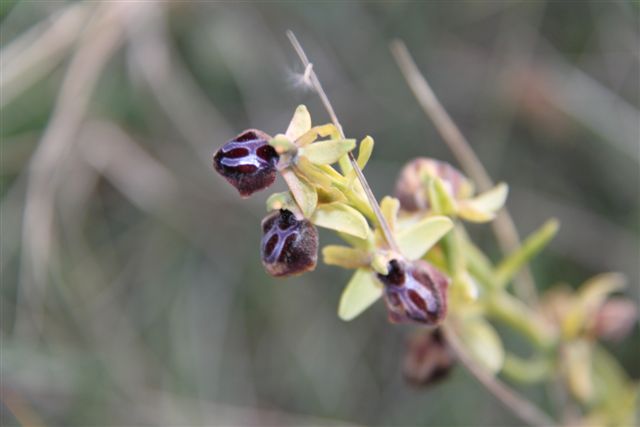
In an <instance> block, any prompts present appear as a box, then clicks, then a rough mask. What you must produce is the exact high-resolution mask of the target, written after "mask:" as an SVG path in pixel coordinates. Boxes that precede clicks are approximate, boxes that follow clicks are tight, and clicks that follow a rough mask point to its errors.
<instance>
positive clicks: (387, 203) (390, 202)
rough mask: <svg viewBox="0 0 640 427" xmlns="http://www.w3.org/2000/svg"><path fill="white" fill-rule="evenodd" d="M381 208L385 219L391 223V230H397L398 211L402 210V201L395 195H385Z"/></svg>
mask: <svg viewBox="0 0 640 427" xmlns="http://www.w3.org/2000/svg"><path fill="white" fill-rule="evenodd" d="M380 210H381V211H382V216H384V219H386V220H387V223H389V227H391V231H393V230H395V228H396V222H397V219H398V212H399V211H400V201H399V200H398V199H396V198H395V197H389V196H385V197H384V199H382V201H381V202H380Z"/></svg>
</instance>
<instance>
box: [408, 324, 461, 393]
mask: <svg viewBox="0 0 640 427" xmlns="http://www.w3.org/2000/svg"><path fill="white" fill-rule="evenodd" d="M454 363H455V358H454V354H453V351H452V350H451V348H450V347H449V345H448V344H447V341H446V339H445V337H444V335H443V334H442V332H441V331H440V329H439V328H438V329H426V328H425V329H420V330H419V331H417V332H416V333H415V334H414V335H412V336H411V338H410V339H409V341H408V343H407V354H406V356H405V358H404V364H403V367H402V371H403V374H404V377H405V379H406V380H407V381H408V382H409V383H411V384H413V385H416V386H425V385H429V384H433V383H435V382H438V381H440V380H442V379H443V378H445V377H446V376H447V375H448V374H449V372H450V371H451V368H452V367H453V366H454Z"/></svg>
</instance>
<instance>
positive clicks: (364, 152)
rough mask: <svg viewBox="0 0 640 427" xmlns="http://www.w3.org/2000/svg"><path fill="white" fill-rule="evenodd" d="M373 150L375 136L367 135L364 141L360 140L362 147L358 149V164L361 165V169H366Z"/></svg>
mask: <svg viewBox="0 0 640 427" xmlns="http://www.w3.org/2000/svg"><path fill="white" fill-rule="evenodd" d="M372 152H373V138H371V137H370V136H368V135H367V136H366V137H365V138H364V139H363V140H362V141H360V148H359V150H358V166H360V169H364V167H365V166H366V165H367V162H368V161H369V158H371V153H372Z"/></svg>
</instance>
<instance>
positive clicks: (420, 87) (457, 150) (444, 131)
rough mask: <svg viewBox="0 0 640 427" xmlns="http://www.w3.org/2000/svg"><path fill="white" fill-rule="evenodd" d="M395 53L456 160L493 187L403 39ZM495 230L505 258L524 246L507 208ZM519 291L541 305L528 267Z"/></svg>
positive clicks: (395, 46) (395, 44)
mask: <svg viewBox="0 0 640 427" xmlns="http://www.w3.org/2000/svg"><path fill="white" fill-rule="evenodd" d="M391 53H392V54H393V56H394V57H395V59H396V63H397V64H398V67H400V71H402V74H403V75H404V78H405V79H406V81H407V84H408V85H409V87H410V88H411V91H412V92H413V94H414V96H415V97H416V99H417V100H418V102H419V103H420V105H421V106H422V109H423V110H424V112H425V114H426V115H427V116H428V117H429V118H430V119H431V120H432V121H433V123H434V124H435V126H436V129H437V130H438V132H439V133H440V136H441V137H442V139H443V140H444V142H445V143H446V144H447V146H448V147H449V149H450V150H451V152H452V153H453V155H454V156H455V157H456V159H457V160H458V162H459V163H460V165H461V166H462V169H463V170H464V171H465V172H466V173H467V174H468V175H469V176H470V177H471V179H473V180H474V181H475V182H476V183H477V184H478V186H479V188H480V189H481V190H488V189H489V188H491V187H492V186H493V182H492V181H491V178H490V177H489V174H488V173H487V171H486V169H485V168H484V166H483V165H482V162H480V160H479V159H478V157H477V156H476V154H475V152H474V151H473V148H471V145H470V144H469V141H467V139H466V138H465V137H464V135H463V134H462V132H460V129H458V127H457V126H456V124H455V123H454V122H453V120H452V119H451V116H449V114H448V113H447V111H446V110H445V109H444V107H443V106H442V104H441V103H440V101H439V100H438V98H437V97H436V95H435V93H434V92H433V90H432V89H431V87H430V86H429V83H428V82H427V80H426V79H425V77H424V76H423V75H422V73H420V70H418V67H417V65H416V63H415V61H414V60H413V58H412V57H411V54H410V53H409V51H408V50H407V47H406V46H405V44H404V43H403V42H402V41H400V40H395V41H393V42H392V43H391ZM492 227H493V231H494V233H495V235H496V239H497V240H498V244H499V245H500V249H501V250H502V252H503V253H504V254H505V255H507V254H509V253H511V252H513V251H515V250H516V249H518V247H519V246H520V237H519V236H518V230H517V229H516V227H515V224H514V222H513V219H512V218H511V215H510V214H509V212H508V211H507V209H506V208H503V209H502V210H501V211H500V212H499V213H498V215H497V216H496V219H495V220H494V221H493V223H492ZM515 291H516V293H517V294H518V296H519V297H520V298H521V299H523V300H525V301H529V302H530V303H536V302H537V299H538V297H537V293H536V286H535V283H534V280H533V276H532V275H531V271H530V270H529V268H528V267H527V266H524V267H523V269H522V271H521V272H520V274H519V275H518V277H517V280H516V282H515Z"/></svg>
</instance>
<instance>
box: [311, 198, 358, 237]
mask: <svg viewBox="0 0 640 427" xmlns="http://www.w3.org/2000/svg"><path fill="white" fill-rule="evenodd" d="M311 222H313V223H314V224H315V225H317V226H318V227H324V228H329V229H331V230H336V231H340V232H342V233H347V234H351V235H352V236H355V237H359V238H360V239H366V238H367V237H368V236H369V232H370V231H369V224H368V223H367V220H366V219H365V217H364V216H362V214H361V213H360V212H358V211H357V210H355V209H353V208H352V207H351V206H348V205H345V204H344V203H339V202H335V203H329V204H323V205H319V206H318V207H317V208H316V210H315V212H314V214H313V216H312V217H311Z"/></svg>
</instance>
